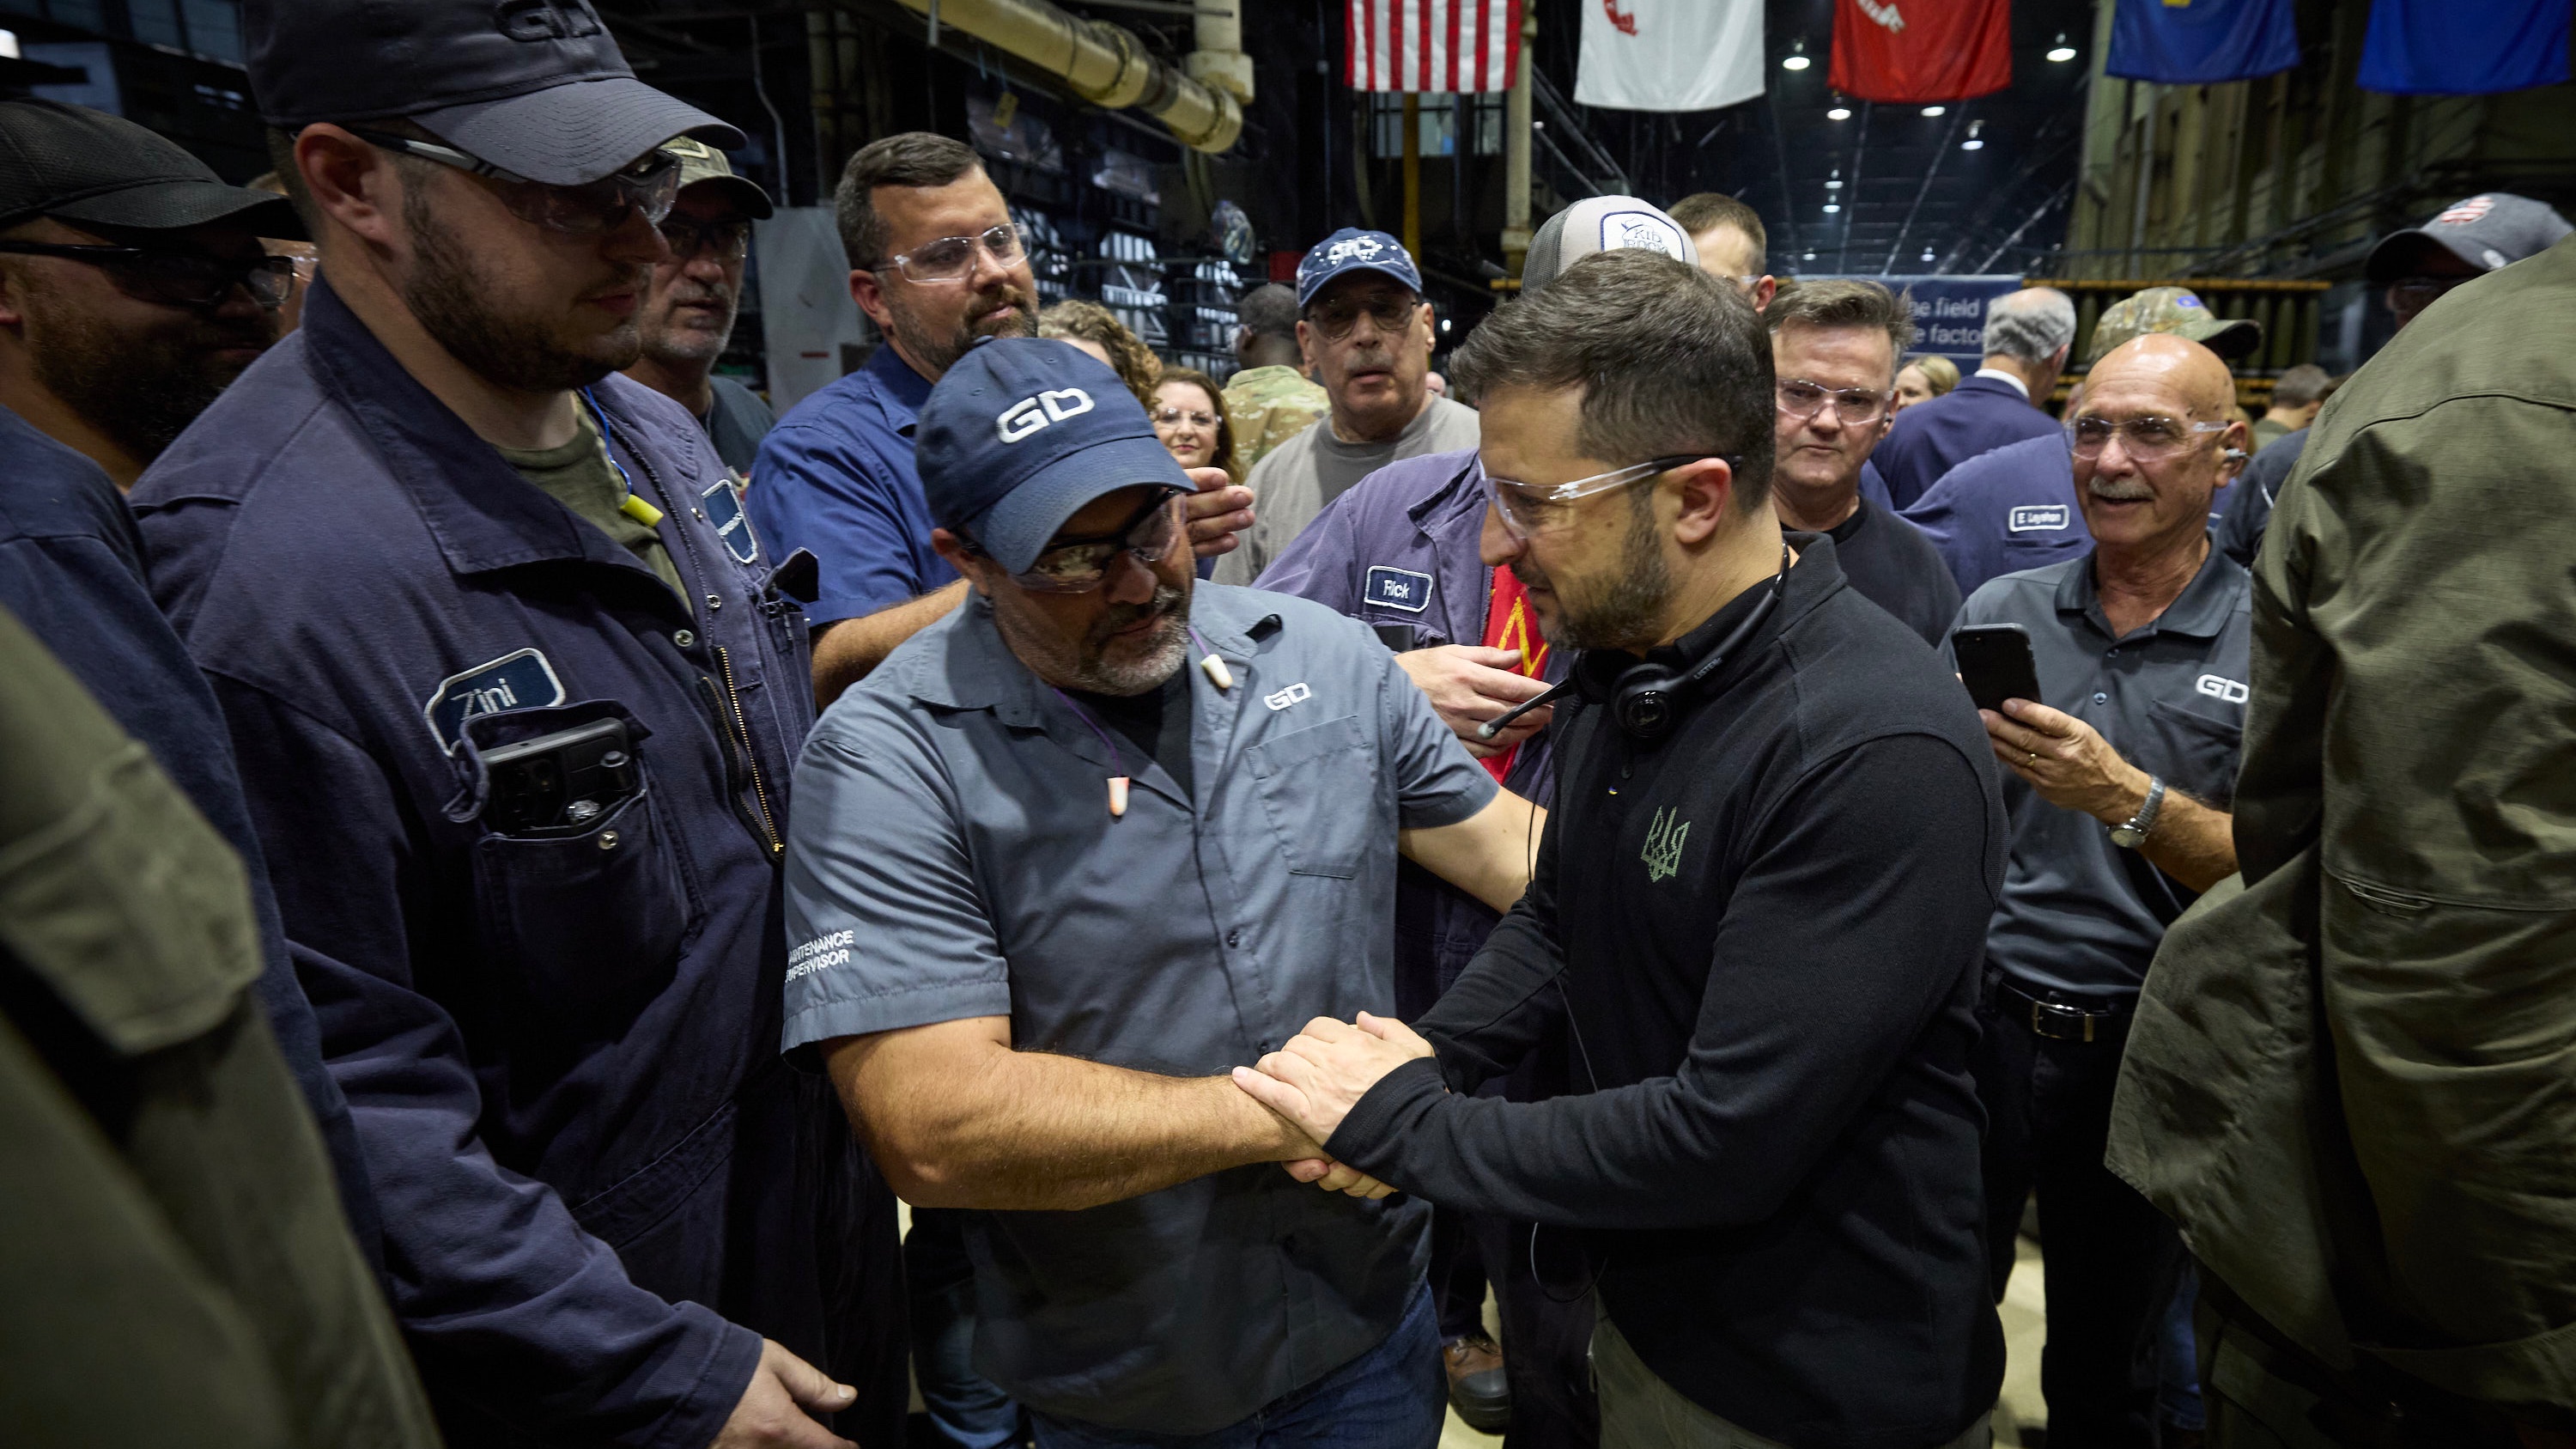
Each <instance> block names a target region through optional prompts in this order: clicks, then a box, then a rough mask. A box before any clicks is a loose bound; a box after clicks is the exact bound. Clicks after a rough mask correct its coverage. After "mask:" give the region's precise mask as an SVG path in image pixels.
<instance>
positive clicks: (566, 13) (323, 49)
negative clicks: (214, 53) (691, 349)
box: [242, 0, 744, 186]
mask: <svg viewBox="0 0 2576 1449" xmlns="http://www.w3.org/2000/svg"><path fill="white" fill-rule="evenodd" d="M242 34H243V38H244V41H245V43H246V45H247V48H248V50H249V53H250V65H249V70H250V89H251V95H252V98H253V99H254V100H255V101H257V103H258V105H259V114H260V118H261V119H262V120H264V121H266V122H268V124H270V125H272V126H275V127H278V128H279V129H280V130H283V131H286V132H289V133H290V134H291V133H293V132H296V131H300V130H302V129H303V128H304V127H306V126H309V125H312V124H314V123H316V122H319V121H332V122H339V123H347V122H352V121H382V120H393V119H403V120H409V121H412V122H414V123H416V124H418V125H419V126H421V127H423V128H424V129H426V130H427V131H428V132H429V133H430V134H431V135H434V136H436V137H438V138H439V139H440V140H442V141H445V142H447V143H448V144H449V145H451V146H454V147H455V148H456V149H458V150H460V151H463V152H465V153H467V154H468V155H471V156H475V157H477V158H480V159H481V160H484V161H488V162H490V163H491V164H492V165H494V166H498V167H500V168H501V169H502V170H504V171H509V172H512V173H514V174H516V175H520V176H524V177H526V178H528V179H529V180H531V181H542V182H545V183H546V184H548V185H550V186H578V185H580V184H582V183H583V182H588V181H597V180H599V179H600V178H601V177H604V176H608V175H610V174H612V173H614V172H616V171H617V170H619V169H620V168H622V167H624V166H627V165H628V164H630V163H632V162H633V161H635V160H636V159H637V158H638V157H641V156H643V155H644V154H645V153H647V152H649V151H651V150H652V149H653V148H654V147H656V146H659V145H661V144H662V143H663V142H665V141H668V140H670V139H671V138H672V137H674V136H694V137H696V138H697V139H698V140H701V141H704V142H706V143H707V144H708V145H710V146H715V147H719V148H721V149H724V150H736V149H739V148H740V147H741V146H742V145H743V144H744V138H743V134H742V132H740V131H738V130H736V129H734V128H733V127H732V126H730V125H727V124H726V123H724V122H723V121H719V120H717V119H716V118H715V117H713V116H710V115H708V114H707V113H706V112H704V111H701V110H699V109H698V108H697V107H695V106H692V105H690V104H688V103H687V102H685V101H681V100H678V99H675V98H673V97H671V96H667V95H664V94H663V93H662V92H660V91H657V90H655V89H653V88H652V87H651V86H648V85H646V84H644V83H643V82H642V81H640V80H637V79H636V78H635V72H634V71H633V70H632V69H631V68H629V67H628V66H627V64H626V57H625V56H623V55H621V54H619V53H618V49H617V39H616V37H614V36H612V35H610V34H609V33H608V27H607V26H606V25H603V24H601V23H600V19H599V12H597V11H595V10H593V9H592V8H591V6H590V0H499V3H498V4H495V3H493V0H246V3H245V4H244V5H243V6H242Z"/></svg>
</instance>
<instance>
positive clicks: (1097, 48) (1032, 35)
mask: <svg viewBox="0 0 2576 1449" xmlns="http://www.w3.org/2000/svg"><path fill="white" fill-rule="evenodd" d="M903 3H904V5H905V7H906V8H908V9H910V10H912V11H914V12H916V13H918V14H921V15H925V16H926V15H929V14H931V13H932V11H933V8H934V7H936V10H937V14H938V17H939V24H940V25H941V26H942V27H943V28H946V29H952V30H962V31H964V32H966V33H967V34H968V35H971V36H974V37H975V38H976V39H978V40H981V41H983V42H984V43H985V44H987V45H990V46H993V47H994V48H996V49H998V50H1002V51H1007V52H1008V53H1010V54H1012V55H1015V56H1018V57H1019V58H1020V59H1022V60H1024V61H1027V62H1028V63H1029V64H1031V65H1033V66H1036V67H1037V68H1038V69H1040V70H1043V71H1045V72H1047V73H1048V74H1050V75H1057V76H1062V77H1063V78H1064V80H1065V82H1066V84H1067V85H1069V86H1071V87H1072V89H1073V92H1074V94H1076V95H1078V96H1080V97H1082V98H1083V99H1084V100H1086V101H1089V102H1091V103H1092V104H1093V105H1095V106H1100V107H1103V108H1106V109H1108V110H1113V111H1115V110H1125V109H1127V108H1129V107H1131V106H1132V107H1134V108H1136V109H1138V110H1142V111H1144V112H1145V113H1146V114H1148V115H1150V116H1152V117H1154V118H1155V119H1156V120H1158V121H1161V122H1162V123H1163V124H1164V125H1165V126H1167V127H1169V128H1170V129H1171V132H1172V134H1173V135H1174V136H1175V137H1177V138H1179V140H1180V141H1181V143H1182V144H1183V145H1186V146H1188V147H1190V148H1191V149H1192V150H1196V151H1207V152H1211V153H1214V152H1219V151H1224V150H1226V149H1227V148H1228V147H1231V146H1232V145H1233V144H1234V142H1235V138H1236V137H1238V136H1240V135H1242V134H1243V108H1242V107H1241V106H1240V105H1238V104H1237V103H1236V101H1235V98H1234V97H1233V96H1231V95H1228V94H1226V93H1225V92H1224V91H1219V90H1211V89H1209V88H1208V87H1207V86H1204V85H1201V84H1200V83H1199V82H1197V81H1194V80H1192V79H1190V78H1189V77H1188V76H1185V75H1183V74H1181V73H1180V72H1179V71H1177V70H1174V69H1172V68H1171V67H1170V66H1168V65H1165V64H1163V63H1162V62H1161V61H1158V60H1156V59H1154V58H1153V57H1152V56H1150V55H1148V54H1146V53H1145V46H1144V43H1143V42H1141V41H1139V40H1138V39H1137V38H1136V36H1135V34H1134V33H1133V32H1131V31H1129V30H1126V29H1124V28H1123V27H1120V26H1116V25H1112V24H1110V23H1108V22H1107V21H1105V20H1084V19H1081V18H1079V17H1077V16H1073V15H1068V14H1066V13H1065V12H1064V11H1062V10H1059V9H1057V8H1056V7H1055V6H1053V5H1050V4H1048V3H1047V0H903ZM1235 3H1238V4H1240V3H1242V0H1235Z"/></svg>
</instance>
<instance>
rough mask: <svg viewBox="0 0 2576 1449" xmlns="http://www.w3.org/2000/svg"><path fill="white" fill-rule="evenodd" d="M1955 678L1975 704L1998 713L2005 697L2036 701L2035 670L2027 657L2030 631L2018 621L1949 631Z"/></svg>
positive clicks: (2036, 681)
mask: <svg viewBox="0 0 2576 1449" xmlns="http://www.w3.org/2000/svg"><path fill="white" fill-rule="evenodd" d="M1950 651H1951V653H1952V654H1954V655H1955V656H1957V658H1958V661H1959V680H1960V682H1961V683H1963V684H1965V685H1967V686H1968V698H1970V699H1973V700H1975V701H1976V702H1977V708H1979V709H1990V710H1993V711H1994V712H1995V713H1997V714H2002V713H2003V710H2004V701H2005V700H2007V699H2026V700H2029V701H2030V702H2031V703H2033V704H2037V703H2039V702H2040V696H2039V671H2038V669H2037V668H2036V667H2034V666H2033V665H2032V663H2031V660H2030V635H2029V633H2028V632H2026V631H2025V630H2023V628H2022V627H2021V626H2020V625H2019V624H1976V625H1971V626H1970V627H1968V628H1965V629H1955V630H1952V631H1951V634H1950Z"/></svg>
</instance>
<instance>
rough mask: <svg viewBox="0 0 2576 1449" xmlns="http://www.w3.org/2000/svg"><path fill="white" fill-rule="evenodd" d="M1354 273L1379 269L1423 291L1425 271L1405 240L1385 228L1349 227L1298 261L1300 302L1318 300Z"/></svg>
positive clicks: (1301, 304)
mask: <svg viewBox="0 0 2576 1449" xmlns="http://www.w3.org/2000/svg"><path fill="white" fill-rule="evenodd" d="M1353 272H1376V273H1379V274H1380V275H1382V276H1388V277H1393V278H1394V279H1395V280H1397V281H1399V282H1402V283H1403V284H1404V285H1406V286H1408V287H1411V288H1412V289H1413V290H1414V291H1415V292H1416V293H1417V294H1418V293H1420V292H1421V290H1422V273H1421V272H1419V271H1416V270H1415V269H1414V266H1413V254H1412V253H1410V252H1408V251H1406V250H1405V249H1404V243H1402V242H1400V241H1397V240H1396V239H1395V238H1393V237H1391V236H1388V235H1387V234H1386V233H1385V232H1382V231H1362V230H1360V229H1359V228H1358V227H1355V226H1346V227H1343V228H1342V229H1341V230H1340V231H1337V232H1335V233H1333V234H1332V235H1331V236H1328V237H1326V238H1324V239H1323V240H1322V241H1319V242H1317V243H1315V246H1314V249H1313V250H1311V251H1309V252H1307V253H1306V259H1305V260H1304V261H1301V262H1299V263H1298V264H1297V305H1298V306H1300V307H1303V306H1305V305H1306V304H1307V303H1309V302H1312V301H1314V300H1315V294H1316V293H1317V292H1320V291H1322V290H1324V288H1325V287H1326V286H1328V285H1329V284H1331V283H1333V282H1335V281H1338V280H1340V279H1341V278H1343V277H1347V276H1349V275H1350V274H1351V273H1353Z"/></svg>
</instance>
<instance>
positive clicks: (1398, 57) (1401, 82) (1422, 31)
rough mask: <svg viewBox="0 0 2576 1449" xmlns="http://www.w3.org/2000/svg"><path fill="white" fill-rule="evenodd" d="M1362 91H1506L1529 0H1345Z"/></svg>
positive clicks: (1352, 74) (1345, 78) (1352, 72)
mask: <svg viewBox="0 0 2576 1449" xmlns="http://www.w3.org/2000/svg"><path fill="white" fill-rule="evenodd" d="M1346 4H1347V6H1348V8H1347V9H1346V10H1345V11H1344V14H1343V24H1344V27H1345V30H1344V34H1345V38H1346V39H1347V40H1348V42H1349V43H1348V44H1347V45H1346V46H1344V48H1343V49H1344V52H1345V54H1347V55H1348V57H1349V64H1348V65H1346V66H1345V67H1344V68H1343V71H1342V83H1343V84H1344V85H1347V86H1349V87H1350V88H1351V89H1352V90H1355V91H1425V92H1434V93H1437V92H1441V91H1507V90H1510V89H1511V88H1512V78H1513V75H1514V73H1515V71H1516V69H1517V68H1518V66H1519V65H1520V57H1521V5H1522V0H1346Z"/></svg>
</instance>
